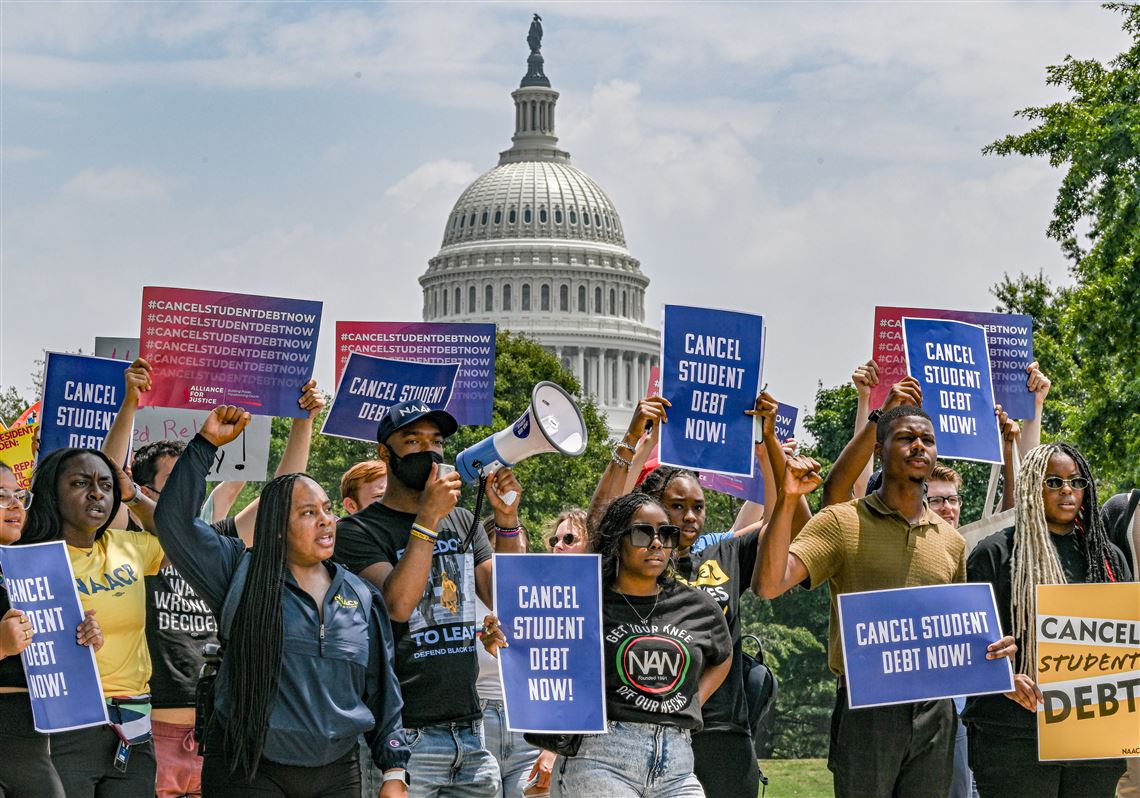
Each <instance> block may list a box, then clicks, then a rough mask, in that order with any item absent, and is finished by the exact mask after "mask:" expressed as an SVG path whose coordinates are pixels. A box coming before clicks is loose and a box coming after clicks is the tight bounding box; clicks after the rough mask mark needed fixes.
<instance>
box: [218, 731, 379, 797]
mask: <svg viewBox="0 0 1140 798" xmlns="http://www.w3.org/2000/svg"><path fill="white" fill-rule="evenodd" d="M225 750H226V749H225V732H224V731H223V730H222V727H221V726H220V725H219V724H218V723H217V722H216V721H215V722H213V723H211V724H210V728H209V731H208V732H207V734H206V756H205V758H204V759H203V761H202V798H245V797H246V796H254V797H255V798H360V762H359V761H358V760H357V756H356V747H355V746H354V747H353V748H352V750H350V751H349V752H348V753H347V754H345V755H344V756H342V757H341V758H340V759H338V760H336V761H335V762H330V763H328V764H327V765H321V766H320V767H301V766H298V765H280V764H278V763H276V762H270V761H269V760H268V759H266V758H264V757H262V759H261V761H260V762H258V764H257V774H256V775H255V776H254V777H253V779H252V780H250V779H249V778H248V775H247V774H246V773H245V772H244V771H243V770H242V769H241V768H238V769H237V772H236V773H234V774H231V773H230V763H229V761H228V759H227V758H226V753H225Z"/></svg>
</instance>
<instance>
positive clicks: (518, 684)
mask: <svg viewBox="0 0 1140 798" xmlns="http://www.w3.org/2000/svg"><path fill="white" fill-rule="evenodd" d="M494 574H495V609H496V612H497V614H498V616H499V623H500V625H501V626H502V629H503V634H504V635H506V638H507V642H508V643H509V644H510V645H509V647H508V648H500V649H499V662H500V667H499V676H500V678H501V679H502V684H503V697H504V699H505V700H504V704H505V707H506V712H507V728H509V729H510V730H511V731H516V732H550V733H559V732H566V733H571V734H578V733H583V734H588V733H601V732H604V731H605V730H606V702H605V697H604V695H603V679H604V676H603V674H604V673H605V671H604V669H603V667H602V665H603V661H602V578H601V559H600V558H599V557H598V555H596V554H496V555H495V571H494Z"/></svg>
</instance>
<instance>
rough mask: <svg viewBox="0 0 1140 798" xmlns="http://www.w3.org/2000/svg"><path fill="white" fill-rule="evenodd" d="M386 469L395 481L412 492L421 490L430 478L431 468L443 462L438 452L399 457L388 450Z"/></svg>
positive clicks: (416, 453) (415, 453)
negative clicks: (389, 470) (390, 471)
mask: <svg viewBox="0 0 1140 798" xmlns="http://www.w3.org/2000/svg"><path fill="white" fill-rule="evenodd" d="M388 453H389V461H388V467H389V468H390V469H391V470H392V474H393V475H394V476H395V477H396V479H398V480H400V482H402V483H403V484H404V485H405V486H406V487H409V488H411V489H412V490H416V491H419V490H423V489H424V486H425V485H427V481H428V477H430V476H431V467H432V466H433V465H436V464H437V463H442V462H443V455H442V454H440V453H439V452H414V453H412V454H409V455H405V456H404V457H400V456H399V455H398V454H396V453H395V452H394V451H392V449H391V448H389V449H388Z"/></svg>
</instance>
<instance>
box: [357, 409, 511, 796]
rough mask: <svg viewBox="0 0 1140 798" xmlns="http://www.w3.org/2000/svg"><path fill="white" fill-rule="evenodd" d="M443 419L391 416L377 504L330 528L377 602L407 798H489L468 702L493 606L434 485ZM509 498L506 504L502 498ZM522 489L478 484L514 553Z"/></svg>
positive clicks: (445, 485) (473, 542) (446, 423)
mask: <svg viewBox="0 0 1140 798" xmlns="http://www.w3.org/2000/svg"><path fill="white" fill-rule="evenodd" d="M456 429H458V424H457V423H456V421H455V419H454V418H452V416H451V415H450V414H449V413H447V412H445V411H442V410H432V409H431V408H430V407H428V406H427V405H426V404H424V403H422V402H401V403H399V404H396V405H393V406H392V407H391V408H389V410H388V413H387V414H386V415H385V417H384V418H383V419H382V420H381V422H380V426H379V429H378V431H377V440H378V442H379V447H378V456H379V458H380V459H381V460H383V461H384V462H385V463H387V465H388V484H387V486H386V487H385V491H384V497H383V498H382V499H381V500H380V501H378V502H375V503H373V504H370V505H369V506H367V507H365V508H364V509H363V510H361V511H360V512H358V513H356V514H354V515H350V516H348V517H347V518H342V519H341V520H340V523H339V524H337V535H336V559H337V560H338V561H339V562H341V563H343V564H344V565H345V566H346V567H348V568H349V569H350V570H352V571H353V572H354V573H358V574H360V575H361V576H363V577H364V578H365V579H368V580H369V581H370V582H372V583H373V584H375V585H376V586H377V587H378V588H380V590H381V591H382V592H383V595H384V600H385V602H386V603H387V605H388V613H389V615H390V616H391V619H392V631H393V633H394V637H395V639H396V676H397V677H398V678H399V679H400V690H401V692H402V693H403V696H404V727H405V729H406V730H407V734H408V743H409V745H410V746H411V748H412V758H411V761H410V762H409V763H408V773H409V775H410V776H411V781H412V783H411V787H410V789H409V795H410V796H413V798H414V797H415V796H432V798H434V797H435V796H441V797H442V796H449V797H451V796H454V797H455V798H483V797H484V796H486V798H493V796H498V795H499V790H500V781H499V766H498V763H497V762H496V761H495V758H494V757H493V756H492V755H491V753H490V752H489V751H487V750H486V749H485V748H484V747H483V742H482V740H483V733H482V720H481V718H482V710H481V708H480V705H479V697H478V695H477V693H476V692H475V680H476V677H477V676H478V661H477V660H476V656H475V629H476V625H477V619H476V617H475V597H476V595H478V597H479V598H480V599H482V601H483V602H484V603H485V604H486V605H487V606H492V599H491V553H492V551H491V545H490V543H489V542H488V539H487V535H486V534H485V533H484V532H483V530H482V529H474V517H473V516H472V514H471V513H470V512H469V511H468V510H465V509H463V508H461V507H456V503H457V502H458V500H459V494H460V489H461V487H462V483H461V481H460V479H459V475H458V474H456V473H454V471H453V472H451V473H449V474H446V475H443V476H441V475H440V473H439V465H440V464H441V463H442V462H443V442H444V439H445V438H447V437H448V436H450V435H451V434H452V433H454V432H455V431H456ZM511 492H514V493H515V497H514V501H513V502H512V503H511V504H508V503H507V502H505V501H504V500H503V499H502V498H501V496H502V495H509V494H510V493H511ZM521 493H522V488H521V486H520V485H519V484H518V481H517V480H516V479H515V477H514V475H513V474H512V473H511V472H510V470H509V469H505V468H503V469H499V470H498V471H497V472H496V473H495V476H494V478H493V479H489V480H488V483H487V492H486V496H487V501H488V503H489V504H490V506H491V508H492V509H493V510H494V511H495V527H496V540H500V539H502V540H504V543H505V544H507V545H511V547H512V549H513V548H514V546H513V544H514V540H513V539H514V538H516V537H517V535H518V534H519V531H520V529H521V527H520V526H519V522H518V499H517V496H519V495H521Z"/></svg>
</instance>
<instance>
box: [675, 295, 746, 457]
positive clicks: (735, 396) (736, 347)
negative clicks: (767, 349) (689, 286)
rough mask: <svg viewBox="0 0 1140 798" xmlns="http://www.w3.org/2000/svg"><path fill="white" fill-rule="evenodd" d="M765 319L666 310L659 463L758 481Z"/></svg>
mask: <svg viewBox="0 0 1140 798" xmlns="http://www.w3.org/2000/svg"><path fill="white" fill-rule="evenodd" d="M763 349H764V318H763V317H762V316H756V315H753V314H751V313H739V312H736V311H732V310H710V309H708V308H693V307H686V306H684V305H666V306H665V310H664V313H663V321H662V326H661V394H662V396H664V397H665V398H666V399H668V400H669V402H670V403H671V405H672V406H671V407H670V408H669V421H668V423H666V424H663V425H662V427H661V463H662V464H667V465H675V466H684V467H686V468H693V469H696V470H697V471H710V472H713V473H716V474H732V475H734V476H744V477H751V476H753V472H754V468H755V458H754V457H753V450H752V441H753V439H754V437H755V436H754V435H753V434H752V416H749V415H745V412H744V411H746V410H751V409H752V407H753V406H754V405H755V403H756V396H757V394H759V393H760V371H761V360H762V352H763Z"/></svg>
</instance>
